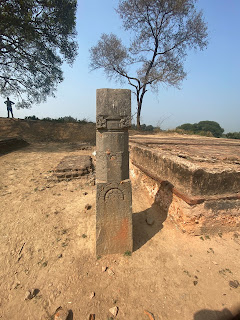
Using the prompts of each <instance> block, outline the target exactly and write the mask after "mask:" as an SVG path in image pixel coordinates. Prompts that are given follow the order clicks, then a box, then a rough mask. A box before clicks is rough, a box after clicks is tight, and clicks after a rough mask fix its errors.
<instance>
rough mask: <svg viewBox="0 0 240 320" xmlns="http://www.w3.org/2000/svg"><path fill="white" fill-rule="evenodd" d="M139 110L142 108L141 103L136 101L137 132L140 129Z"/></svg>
mask: <svg viewBox="0 0 240 320" xmlns="http://www.w3.org/2000/svg"><path fill="white" fill-rule="evenodd" d="M141 108H142V102H141V101H138V109H137V130H140V128H141V123H140V116H141Z"/></svg>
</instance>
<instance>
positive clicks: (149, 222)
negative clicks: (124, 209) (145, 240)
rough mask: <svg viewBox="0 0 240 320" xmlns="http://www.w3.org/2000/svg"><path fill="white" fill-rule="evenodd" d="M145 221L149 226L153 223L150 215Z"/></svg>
mask: <svg viewBox="0 0 240 320" xmlns="http://www.w3.org/2000/svg"><path fill="white" fill-rule="evenodd" d="M146 222H147V224H148V225H149V226H152V225H153V224H154V219H153V218H152V217H149V216H148V217H147V218H146Z"/></svg>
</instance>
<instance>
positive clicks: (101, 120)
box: [96, 115, 107, 129]
mask: <svg viewBox="0 0 240 320" xmlns="http://www.w3.org/2000/svg"><path fill="white" fill-rule="evenodd" d="M96 127H97V129H105V128H107V119H106V117H104V116H101V115H99V116H97V120H96Z"/></svg>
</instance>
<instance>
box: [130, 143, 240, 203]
mask: <svg viewBox="0 0 240 320" xmlns="http://www.w3.org/2000/svg"><path fill="white" fill-rule="evenodd" d="M130 158H131V161H132V163H133V164H134V165H135V166H137V167H139V168H141V170H142V171H143V172H145V173H146V174H147V175H149V176H151V177H154V179H157V180H159V181H168V182H169V183H171V184H172V185H173V186H174V188H175V192H178V194H179V195H182V197H185V199H186V201H187V202H190V203H191V202H192V201H193V202H192V203H193V204H194V203H195V202H196V203H199V202H202V201H203V199H205V198H206V197H209V196H217V197H220V198H227V197H235V198H239V190H240V167H239V165H238V167H236V168H233V166H227V165H226V166H222V167H220V166H216V167H214V166H212V167H211V168H210V167H208V168H206V167H205V166H203V165H201V163H197V164H196V163H193V162H191V161H189V160H188V159H185V158H181V157H178V156H175V155H172V154H169V153H168V152H166V151H164V150H161V149H157V150H156V149H154V148H149V147H145V146H143V145H138V144H137V143H134V142H132V143H131V144H130ZM236 166H237V165H236Z"/></svg>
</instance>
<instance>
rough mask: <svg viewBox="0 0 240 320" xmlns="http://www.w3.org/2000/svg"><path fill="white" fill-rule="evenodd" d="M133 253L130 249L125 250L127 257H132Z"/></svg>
mask: <svg viewBox="0 0 240 320" xmlns="http://www.w3.org/2000/svg"><path fill="white" fill-rule="evenodd" d="M131 255H132V252H131V251H128V250H127V251H125V252H124V256H125V257H131Z"/></svg>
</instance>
